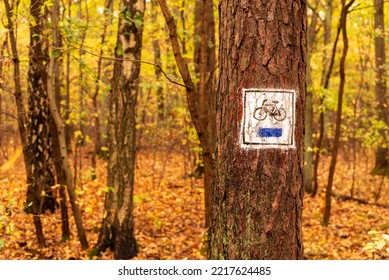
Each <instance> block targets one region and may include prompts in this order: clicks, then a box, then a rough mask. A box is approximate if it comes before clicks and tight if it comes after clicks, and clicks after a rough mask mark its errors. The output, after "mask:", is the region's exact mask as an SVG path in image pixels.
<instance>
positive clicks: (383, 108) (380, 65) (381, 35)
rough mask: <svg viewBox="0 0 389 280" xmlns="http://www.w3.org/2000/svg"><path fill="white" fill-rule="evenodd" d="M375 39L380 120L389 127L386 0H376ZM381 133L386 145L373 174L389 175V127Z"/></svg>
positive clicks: (378, 150) (376, 87)
mask: <svg viewBox="0 0 389 280" xmlns="http://www.w3.org/2000/svg"><path fill="white" fill-rule="evenodd" d="M374 6H375V14H374V30H375V32H374V34H375V37H374V41H375V67H376V70H375V71H376V84H375V97H376V101H377V111H378V118H379V120H381V121H383V122H384V123H385V124H386V125H387V127H388V128H389V112H388V105H389V103H388V100H387V93H386V90H387V87H386V65H385V63H386V53H385V28H384V26H385V25H384V23H385V22H384V0H374ZM381 135H383V138H384V143H385V144H384V145H383V144H380V146H379V147H378V148H377V151H376V156H375V167H374V169H373V172H372V174H380V175H389V147H388V145H389V143H388V142H389V139H388V136H387V135H388V129H383V130H382V131H381Z"/></svg>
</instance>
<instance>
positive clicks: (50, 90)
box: [47, 0, 88, 249]
mask: <svg viewBox="0 0 389 280" xmlns="http://www.w3.org/2000/svg"><path fill="white" fill-rule="evenodd" d="M58 7H59V2H58V0H53V6H52V8H51V9H52V11H51V14H52V15H51V19H52V33H53V45H54V46H57V45H58V42H57V39H58V34H57V32H58V29H57V24H58V22H57V20H58V11H59V10H58ZM56 63H58V61H56V58H55V53H54V51H53V52H52V53H51V54H50V59H49V63H48V71H47V73H48V75H47V95H48V106H49V108H50V114H51V116H52V118H53V119H54V123H55V127H56V128H57V130H56V139H57V141H58V143H56V144H57V149H59V153H60V158H61V161H60V162H61V172H63V173H64V174H62V175H63V179H64V180H65V185H66V188H67V190H68V194H69V200H70V204H71V207H72V211H73V216H74V220H75V222H76V227H77V233H78V238H79V240H80V243H81V247H82V249H87V248H88V241H87V239H86V235H85V230H84V226H83V224H82V219H81V211H80V208H79V207H78V203H77V198H76V192H75V189H74V186H73V176H72V172H71V169H70V165H69V158H68V150H67V146H66V137H65V125H64V123H63V122H62V119H61V116H60V113H59V109H58V106H57V103H56V100H55V90H54V88H55V85H53V81H55V76H54V77H53V76H52V75H53V73H55V71H54V69H55V68H56Z"/></svg>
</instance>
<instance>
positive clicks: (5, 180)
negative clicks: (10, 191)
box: [1, 178, 9, 183]
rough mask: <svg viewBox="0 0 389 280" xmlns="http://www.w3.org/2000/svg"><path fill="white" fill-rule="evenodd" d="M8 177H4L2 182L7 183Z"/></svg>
mask: <svg viewBox="0 0 389 280" xmlns="http://www.w3.org/2000/svg"><path fill="white" fill-rule="evenodd" d="M8 181H9V179H8V178H4V179H3V180H1V182H2V183H8Z"/></svg>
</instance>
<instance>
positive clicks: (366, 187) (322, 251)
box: [0, 153, 389, 259]
mask: <svg viewBox="0 0 389 280" xmlns="http://www.w3.org/2000/svg"><path fill="white" fill-rule="evenodd" d="M362 158H363V160H362ZM11 163H12V167H9V166H8V167H6V168H3V172H2V173H0V204H1V205H3V209H1V206H0V224H2V225H3V227H1V226H0V239H3V241H4V247H3V248H2V249H0V259H88V251H82V250H81V249H80V244H79V242H78V241H77V233H76V229H75V225H74V220H73V219H71V220H70V225H71V231H72V236H71V240H68V241H66V242H63V241H61V217H60V214H59V211H57V212H56V213H55V214H54V215H45V216H42V221H43V226H44V233H45V237H46V242H47V247H45V248H39V247H38V246H37V242H36V238H35V233H34V228H33V224H32V218H31V216H30V215H27V214H25V213H24V212H22V211H21V209H22V208H23V201H24V200H25V195H26V183H25V174H24V171H23V168H21V166H22V160H21V159H20V158H19V159H18V160H17V161H16V162H11ZM87 164H89V163H87ZM87 164H85V166H87ZM371 164H372V160H371V158H370V157H369V156H363V155H361V159H359V160H358V164H356V165H355V169H354V168H353V167H354V166H353V164H352V163H348V161H347V159H345V158H343V159H342V160H340V162H339V164H338V166H337V171H336V179H335V185H334V193H338V194H343V195H349V193H350V189H351V186H352V184H353V182H352V178H353V175H352V174H353V170H355V180H354V194H355V195H354V196H356V197H358V198H363V199H367V200H369V201H375V199H376V198H377V197H378V193H379V196H380V198H379V199H378V202H380V203H382V204H385V203H387V202H388V201H389V200H388V198H389V182H388V181H389V179H388V178H386V179H385V180H383V178H382V177H380V176H371V175H369V171H370V170H371V168H372V166H371ZM3 166H4V165H3ZM323 166H328V159H325V160H324V163H323ZM6 169H8V170H6ZM105 169H106V166H105V163H103V162H100V165H99V167H98V170H97V175H98V179H97V180H94V181H91V179H90V172H88V170H84V171H83V172H82V174H83V178H82V184H79V186H78V190H77V194H78V199H79V204H80V207H81V209H82V211H83V222H84V226H85V229H86V234H87V237H88V240H89V244H90V246H93V245H94V244H95V243H96V241H97V237H98V230H99V228H98V227H99V225H100V223H101V220H102V216H103V205H104V196H105V189H106V185H105ZM322 170H324V171H322V172H321V173H320V178H319V185H320V189H319V192H318V195H317V196H316V197H314V198H312V197H310V196H309V195H307V194H306V195H305V198H304V211H303V239H304V258H305V259H373V258H375V259H377V258H379V256H377V255H373V254H372V253H371V252H366V251H364V250H363V247H364V246H365V245H366V244H367V243H368V242H371V241H372V239H373V238H374V234H371V232H370V234H368V232H369V231H372V230H375V231H379V232H381V233H388V232H389V209H386V208H383V207H377V206H373V205H363V204H360V203H358V202H354V201H343V200H341V199H339V198H335V197H334V198H333V200H332V212H331V221H330V225H329V226H328V227H323V226H322V225H321V220H322V216H323V209H324V196H325V193H324V186H325V183H326V180H327V172H326V171H325V170H326V167H323V168H322ZM188 174H190V165H189V164H188V163H187V160H186V158H185V157H184V156H182V155H178V154H173V155H167V154H163V153H161V154H158V155H157V154H154V153H139V154H138V158H137V164H136V186H135V194H134V220H135V223H136V224H135V227H136V230H135V233H136V239H137V242H138V245H139V254H138V255H137V257H136V259H205V258H206V254H205V250H206V249H205V233H206V231H205V229H204V222H203V220H204V206H203V186H202V180H201V179H195V178H194V177H190V176H188ZM6 207H8V208H7V209H8V210H7V209H6ZM69 214H70V216H71V209H70V207H69ZM112 257H113V254H112V252H110V251H109V250H108V251H107V252H104V253H103V254H102V255H101V256H100V257H99V258H100V259H112Z"/></svg>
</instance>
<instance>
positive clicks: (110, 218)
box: [93, 0, 145, 259]
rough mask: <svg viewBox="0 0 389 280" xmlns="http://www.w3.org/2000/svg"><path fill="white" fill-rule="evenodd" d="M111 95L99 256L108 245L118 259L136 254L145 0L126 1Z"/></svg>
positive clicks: (96, 252) (122, 7)
mask: <svg viewBox="0 0 389 280" xmlns="http://www.w3.org/2000/svg"><path fill="white" fill-rule="evenodd" d="M120 11H121V16H120V18H119V28H118V36H117V43H116V49H115V54H116V58H117V59H116V60H115V63H114V73H113V79H112V89H111V94H110V116H109V136H108V139H109V140H108V142H109V144H108V149H109V156H108V178H107V186H108V188H109V191H108V192H107V196H106V200H105V211H104V219H103V225H102V228H101V230H100V235H99V239H98V243H97V245H96V246H95V248H94V252H93V254H99V253H100V252H101V251H103V250H105V249H106V248H107V247H111V249H113V250H114V257H115V259H129V258H132V257H134V256H135V255H136V253H137V244H136V240H135V236H134V217H133V190H134V163H135V109H136V101H137V92H138V86H139V72H140V63H139V61H140V58H141V48H142V33H143V15H144V11H145V1H144V0H136V1H132V0H131V1H129V0H122V1H121V8H120Z"/></svg>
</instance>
